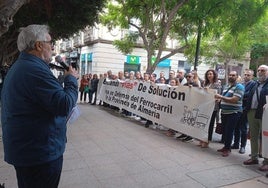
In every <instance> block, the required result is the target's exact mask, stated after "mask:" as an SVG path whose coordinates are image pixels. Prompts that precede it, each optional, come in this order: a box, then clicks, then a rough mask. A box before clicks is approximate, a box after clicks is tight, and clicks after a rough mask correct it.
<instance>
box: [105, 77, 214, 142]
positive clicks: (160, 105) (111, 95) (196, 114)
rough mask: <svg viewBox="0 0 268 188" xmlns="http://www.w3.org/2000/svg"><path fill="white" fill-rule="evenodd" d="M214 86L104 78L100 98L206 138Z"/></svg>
mask: <svg viewBox="0 0 268 188" xmlns="http://www.w3.org/2000/svg"><path fill="white" fill-rule="evenodd" d="M215 93H216V91H215V90H209V89H208V90H205V89H200V88H195V87H188V86H178V87H171V86H168V85H157V84H150V83H147V82H139V81H127V82H120V81H116V80H110V81H108V80H104V81H103V82H102V86H101V89H100V99H101V100H103V101H104V102H106V103H109V104H111V105H113V106H117V107H119V108H122V109H125V110H127V111H130V112H132V113H134V114H136V115H139V116H141V117H143V118H145V119H148V120H151V121H153V122H156V123H159V124H162V125H164V126H166V127H168V128H171V129H174V130H177V131H179V132H181V133H185V134H187V135H190V136H193V137H195V138H198V139H200V140H203V141H207V139H208V126H209V123H210V118H211V115H212V112H213V109H214V105H215V100H214V94H215Z"/></svg>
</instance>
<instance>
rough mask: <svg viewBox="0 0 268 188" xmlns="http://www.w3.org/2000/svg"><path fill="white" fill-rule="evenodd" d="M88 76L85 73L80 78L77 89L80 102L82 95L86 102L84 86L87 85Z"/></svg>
mask: <svg viewBox="0 0 268 188" xmlns="http://www.w3.org/2000/svg"><path fill="white" fill-rule="evenodd" d="M88 82H89V81H88V78H87V75H86V74H84V75H83V76H82V79H81V80H80V87H79V91H80V102H82V100H83V96H84V102H86V98H87V93H86V91H85V88H86V86H88Z"/></svg>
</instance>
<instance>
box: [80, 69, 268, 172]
mask: <svg viewBox="0 0 268 188" xmlns="http://www.w3.org/2000/svg"><path fill="white" fill-rule="evenodd" d="M101 76H102V75H101ZM103 77H104V78H109V79H112V80H117V79H118V80H121V81H128V80H134V79H136V80H142V81H144V82H150V83H157V84H168V85H170V86H179V85H183V86H188V87H199V88H204V89H215V90H217V94H216V95H215V106H214V110H213V113H212V116H211V120H210V123H209V126H208V142H204V141H200V143H199V144H198V146H200V147H201V148H208V147H209V142H211V141H212V137H213V132H214V128H215V125H216V124H217V123H220V122H221V124H222V129H223V133H222V137H221V141H220V142H221V143H223V145H224V146H223V148H221V149H218V150H217V151H218V152H220V153H221V155H222V156H223V157H227V156H229V155H230V153H231V150H232V149H239V151H238V152H239V153H240V154H244V153H245V152H246V143H247V139H248V138H249V137H250V143H251V154H250V159H249V160H246V161H244V162H243V164H244V165H254V164H259V158H262V157H263V156H262V153H261V138H262V133H261V123H262V112H263V108H264V107H265V104H266V101H265V96H267V95H268V66H267V65H261V66H259V67H258V69H257V73H256V78H255V79H254V71H253V70H250V69H246V70H245V71H244V75H239V74H238V73H237V72H236V71H231V72H230V73H229V74H228V83H227V84H226V85H224V86H223V85H222V84H221V81H220V80H219V79H218V75H217V72H216V71H215V70H213V69H209V70H207V71H206V72H205V75H204V79H201V78H200V77H199V76H198V74H197V71H195V70H193V71H190V72H189V73H186V71H185V70H183V69H180V70H178V71H177V74H176V72H175V71H174V70H170V71H169V75H168V77H167V78H166V77H165V73H164V72H160V73H159V76H158V78H157V75H156V74H154V73H152V74H149V73H144V74H143V76H142V74H141V73H140V72H138V71H137V72H134V71H130V72H123V71H119V72H118V75H114V74H112V72H111V71H108V72H107V73H105V74H104V76H103ZM81 100H82V98H81ZM106 106H109V105H106ZM111 108H113V109H115V110H119V109H118V108H114V107H111ZM122 113H123V114H124V115H126V116H129V117H133V118H135V119H137V120H141V121H146V123H145V127H149V126H152V127H154V128H156V127H158V128H161V129H163V130H166V135H167V136H174V137H176V138H177V139H180V140H182V141H184V142H189V141H192V140H193V138H192V137H191V136H189V135H185V134H182V133H179V132H178V131H176V130H172V129H169V128H166V127H164V126H163V125H159V124H156V123H153V122H152V121H150V120H145V119H144V118H142V117H138V116H136V115H135V114H132V113H131V112H128V111H126V110H124V109H123V110H122ZM259 170H261V171H268V159H266V158H264V160H263V164H262V166H260V168H259Z"/></svg>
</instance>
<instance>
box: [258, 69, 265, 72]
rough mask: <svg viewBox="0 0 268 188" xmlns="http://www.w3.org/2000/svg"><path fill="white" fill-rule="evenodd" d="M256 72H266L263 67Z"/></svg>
mask: <svg viewBox="0 0 268 188" xmlns="http://www.w3.org/2000/svg"><path fill="white" fill-rule="evenodd" d="M258 72H266V70H265V69H259V70H258Z"/></svg>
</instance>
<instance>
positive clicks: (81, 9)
mask: <svg viewBox="0 0 268 188" xmlns="http://www.w3.org/2000/svg"><path fill="white" fill-rule="evenodd" d="M104 3H105V0H90V1H88V0H75V1H74V0H32V1H31V2H30V3H28V4H25V5H24V6H22V7H21V8H20V9H19V11H18V12H17V13H16V15H15V16H14V18H13V21H14V23H13V25H12V26H11V27H10V28H9V31H8V32H7V33H5V34H4V35H2V36H1V37H0V43H1V46H0V60H1V65H2V64H11V63H12V62H13V60H14V59H15V58H16V56H17V55H18V50H17V45H16V39H17V36H18V30H19V28H20V27H25V26H27V25H30V24H47V25H49V26H50V31H51V33H50V34H51V36H52V38H53V40H57V39H59V38H69V37H70V36H72V35H73V34H75V33H76V32H78V31H79V30H81V29H83V28H85V27H86V26H92V25H94V23H95V22H96V21H98V13H99V12H100V11H101V10H102V8H103V6H104Z"/></svg>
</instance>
